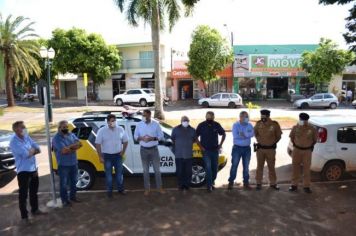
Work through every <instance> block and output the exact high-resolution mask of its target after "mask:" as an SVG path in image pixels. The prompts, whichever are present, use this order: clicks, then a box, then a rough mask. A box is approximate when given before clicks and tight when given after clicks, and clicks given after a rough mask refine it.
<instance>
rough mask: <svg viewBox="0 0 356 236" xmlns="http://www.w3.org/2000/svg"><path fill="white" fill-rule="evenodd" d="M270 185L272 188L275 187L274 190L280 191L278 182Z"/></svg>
mask: <svg viewBox="0 0 356 236" xmlns="http://www.w3.org/2000/svg"><path fill="white" fill-rule="evenodd" d="M269 187H270V188H272V189H274V190H276V191H279V187H278V185H277V184H272V185H270V186H269Z"/></svg>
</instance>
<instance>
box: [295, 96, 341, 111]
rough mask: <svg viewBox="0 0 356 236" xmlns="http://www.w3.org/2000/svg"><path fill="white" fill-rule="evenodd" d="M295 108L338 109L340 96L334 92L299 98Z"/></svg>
mask: <svg viewBox="0 0 356 236" xmlns="http://www.w3.org/2000/svg"><path fill="white" fill-rule="evenodd" d="M293 106H294V107H295V108H302V109H307V108H331V109H336V108H337V107H338V106H339V100H338V98H337V97H336V96H335V95H334V94H332V93H317V94H315V95H313V96H312V97H310V98H306V99H299V100H297V101H295V102H294V104H293Z"/></svg>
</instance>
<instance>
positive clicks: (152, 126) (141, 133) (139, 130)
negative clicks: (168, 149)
mask: <svg viewBox="0 0 356 236" xmlns="http://www.w3.org/2000/svg"><path fill="white" fill-rule="evenodd" d="M146 135H147V136H150V137H153V138H157V139H158V140H162V139H163V137H164V135H163V132H162V129H161V126H160V124H159V123H158V122H157V121H154V120H151V122H150V123H148V124H147V123H146V122H143V121H141V122H140V123H138V124H137V126H136V129H135V135H134V138H135V140H138V137H145V136H146ZM140 145H141V146H142V147H153V146H157V145H158V141H150V142H147V143H146V142H145V141H140Z"/></svg>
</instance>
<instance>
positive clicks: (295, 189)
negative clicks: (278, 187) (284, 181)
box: [288, 185, 298, 192]
mask: <svg viewBox="0 0 356 236" xmlns="http://www.w3.org/2000/svg"><path fill="white" fill-rule="evenodd" d="M288 191H289V192H297V191H298V187H297V186H295V185H291V186H290V187H289V189H288Z"/></svg>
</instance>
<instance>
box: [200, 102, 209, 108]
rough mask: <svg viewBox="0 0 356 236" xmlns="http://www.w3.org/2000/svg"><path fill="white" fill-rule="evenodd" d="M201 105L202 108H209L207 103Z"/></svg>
mask: <svg viewBox="0 0 356 236" xmlns="http://www.w3.org/2000/svg"><path fill="white" fill-rule="evenodd" d="M201 105H202V106H203V107H205V108H208V107H209V103H208V102H203V103H202V104H201Z"/></svg>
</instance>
